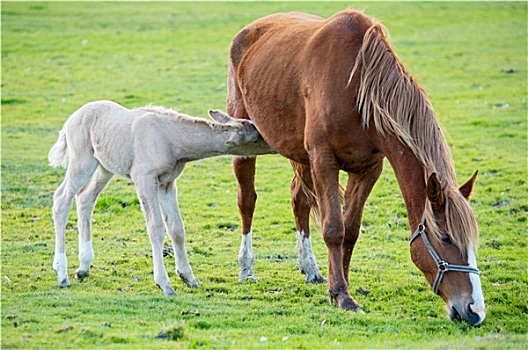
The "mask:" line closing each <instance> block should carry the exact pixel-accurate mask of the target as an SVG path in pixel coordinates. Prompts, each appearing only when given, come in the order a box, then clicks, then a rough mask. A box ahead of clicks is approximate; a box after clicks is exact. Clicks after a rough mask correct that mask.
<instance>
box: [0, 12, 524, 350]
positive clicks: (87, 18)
mask: <svg viewBox="0 0 528 350" xmlns="http://www.w3.org/2000/svg"><path fill="white" fill-rule="evenodd" d="M348 5H349V4H348V3H343V2H341V3H336V2H321V3H318V2H306V3H304V2H254V3H253V2H252V3H248V2H243V3H234V2H218V3H186V2H155V3H148V4H147V3H126V2H125V3H120V2H111V3H101V2H97V3H95V2H94V3H92V2H85V3H80V2H40V3H37V2H2V134H1V135H2V168H1V169H2V184H1V189H2V258H1V269H2V271H1V276H0V278H1V295H2V296H1V302H2V308H1V326H2V329H1V333H2V334H1V335H2V342H1V346H2V348H6V349H8V348H102V347H105V348H175V347H176V348H196V347H205V348H323V347H324V348H362V347H368V348H394V347H401V348H438V349H444V348H525V347H526V344H527V334H528V326H527V324H526V317H527V314H528V301H527V289H528V288H527V286H528V278H527V267H528V264H527V254H526V250H527V247H526V243H527V238H528V230H527V222H526V217H527V212H528V203H527V196H526V194H527V184H526V180H527V178H526V175H527V172H526V170H527V143H526V135H527V127H526V119H527V103H526V98H527V86H526V82H527V71H526V62H527V61H526V59H527V55H526V52H527V32H526V30H527V27H526V18H527V5H526V3H525V2H460V3H458V2H427V3H409V2H391V3H381V2H379V3H378V2H374V3H355V6H356V7H357V8H362V9H364V10H365V12H366V13H367V14H369V15H372V16H374V17H376V18H378V19H379V20H380V21H382V22H383V23H384V24H385V25H386V26H387V27H388V29H389V31H390V33H391V37H392V41H393V44H394V46H395V48H396V50H397V52H398V54H399V56H400V57H401V58H402V60H403V61H404V62H405V63H406V64H407V66H408V67H409V69H410V70H411V71H412V72H413V73H414V74H415V75H416V76H417V77H418V79H419V80H420V81H421V82H422V84H423V86H424V87H425V88H426V90H427V91H428V92H429V94H430V97H431V100H432V102H433V105H434V107H435V109H436V111H437V114H438V116H439V118H440V120H441V122H442V125H443V127H444V130H445V132H446V135H447V138H448V143H449V144H450V146H451V151H452V154H453V158H454V160H455V164H456V167H457V172H458V177H459V182H460V183H463V182H465V180H466V179H468V178H469V177H470V176H471V174H472V173H473V172H474V171H475V169H479V171H480V172H479V174H480V175H479V177H478V179H477V185H476V189H475V194H474V196H473V200H472V205H473V208H474V210H475V213H476V216H477V219H478V222H479V225H480V231H481V239H480V249H479V256H478V261H479V268H480V269H481V271H482V284H483V289H484V296H485V298H486V306H487V319H486V320H485V321H484V323H483V325H482V326H481V327H479V328H473V327H470V326H468V325H467V324H465V323H453V322H450V321H449V320H448V318H447V315H446V313H445V311H444V303H443V301H442V300H441V299H440V298H438V297H436V296H435V295H433V293H432V292H431V290H430V288H429V287H428V285H427V283H426V281H425V279H424V278H423V276H422V275H421V273H420V272H419V270H418V269H417V268H416V267H415V266H414V265H413V264H412V262H411V259H410V257H409V247H408V241H407V240H408V238H409V236H410V232H409V228H408V225H407V220H406V212H405V207H404V204H403V201H402V199H401V196H400V192H399V189H398V185H397V182H396V180H395V177H394V174H393V173H392V170H391V169H390V166H389V164H388V163H387V164H386V167H385V170H384V173H383V174H382V176H381V178H380V180H379V181H378V183H377V184H376V186H375V188H374V191H373V193H372V195H371V197H370V198H369V201H368V202H367V206H366V208H365V215H364V221H363V228H362V235H361V237H360V239H359V241H358V244H357V246H356V250H355V252H354V256H353V266H352V269H351V270H352V273H351V276H350V281H351V287H350V290H351V292H352V294H353V296H354V297H355V299H356V300H357V301H358V302H359V303H360V304H361V305H362V306H363V308H364V310H365V312H366V315H358V314H354V313H348V312H344V311H342V310H338V309H336V308H335V307H333V306H332V305H330V304H329V303H328V299H327V296H326V286H324V285H307V284H305V283H304V278H303V276H302V275H301V274H300V273H299V272H298V270H297V267H296V261H297V252H296V249H295V233H294V231H295V225H294V221H293V216H292V214H291V208H290V198H289V182H290V180H291V177H292V173H291V170H290V167H289V162H288V161H287V160H285V159H283V158H281V157H280V156H264V157H261V158H259V161H258V169H257V190H258V192H259V200H258V202H257V211H256V213H255V221H254V249H255V252H256V254H257V260H256V265H255V269H256V274H257V275H258V276H259V277H260V279H259V280H258V282H256V283H254V282H247V283H239V282H238V281H237V276H238V264H237V261H236V256H237V251H238V245H239V242H240V237H239V231H240V229H239V227H240V223H239V217H238V210H237V207H236V183H235V180H234V177H233V175H232V170H231V167H230V158H229V157H219V158H213V159H207V160H203V161H199V162H195V163H192V164H189V165H188V166H187V169H186V170H185V173H184V175H183V176H182V178H181V179H180V180H179V181H178V187H179V192H180V205H181V211H182V215H183V219H184V221H185V223H186V229H187V242H188V243H187V249H188V252H189V259H190V262H191V265H192V267H193V269H194V273H195V276H196V277H197V279H198V280H199V281H200V283H201V285H202V288H201V289H198V290H191V289H188V288H187V287H185V286H184V284H183V283H182V282H181V281H180V280H179V279H178V278H177V276H175V273H174V271H173V258H172V257H171V256H169V257H167V260H166V265H167V269H168V270H169V275H170V278H171V280H172V284H173V287H174V288H175V289H176V291H177V292H178V296H177V297H175V298H167V297H165V296H163V295H162V293H161V291H159V290H158V289H157V288H156V287H155V286H154V283H153V278H152V262H151V252H150V244H149V242H148V237H147V234H146V232H145V223H144V219H143V216H142V214H141V212H140V208H139V204H138V201H137V198H136V196H135V192H134V187H133V186H132V185H131V184H130V182H129V181H127V180H124V179H115V180H114V181H112V183H111V184H110V185H109V186H108V188H107V189H106V190H105V191H104V192H103V194H102V196H101V198H100V200H99V202H98V204H97V207H96V209H95V213H94V224H93V226H94V249H95V253H96V258H95V261H94V264H93V269H92V271H91V275H90V277H89V278H87V279H86V280H84V281H82V282H81V281H78V280H76V279H72V287H71V288H69V289H58V288H57V287H56V286H55V284H56V275H55V272H54V271H53V270H52V268H51V263H52V259H53V249H54V233H53V223H52V220H51V215H50V207H51V203H52V193H53V191H54V190H55V189H56V187H57V186H58V185H59V183H60V182H61V181H62V178H63V176H64V170H61V169H51V168H49V167H48V166H47V152H48V150H49V148H50V147H51V145H52V144H53V142H54V141H55V140H56V136H57V132H58V130H59V129H60V128H61V126H62V124H63V123H64V121H65V120H66V119H67V117H68V115H69V114H70V113H72V112H73V111H75V110H76V109H77V108H78V107H79V106H81V105H83V104H84V103H86V102H88V101H91V100H97V99H111V100H115V101H117V102H119V103H121V104H123V105H125V106H127V107H139V106H143V105H146V104H148V103H154V104H158V105H164V106H166V107H174V108H177V109H179V110H180V111H182V112H185V113H188V114H191V115H196V116H205V115H206V110H207V109H209V108H220V109H223V108H224V106H225V98H226V84H225V82H226V62H227V53H228V49H229V45H230V41H231V39H232V37H233V36H234V35H235V34H236V33H237V32H238V30H240V29H241V28H242V27H243V26H244V25H245V24H247V23H249V22H250V21H252V20H254V19H256V18H259V17H262V16H265V15H268V14H271V13H274V12H286V11H291V10H299V11H305V12H311V13H314V14H318V15H321V16H325V17H327V16H330V15H331V14H333V13H335V12H337V11H339V10H342V9H344V8H346V7H347V6H348ZM122 203H125V204H126V205H122ZM75 220H76V214H75V212H74V211H72V213H71V216H70V221H69V223H68V226H67V233H68V237H67V238H68V241H67V247H68V251H67V252H68V258H69V262H70V273H71V274H73V271H74V269H75V268H76V264H77V262H76V260H77V238H76V235H77V234H76V221H75ZM313 239H314V251H315V254H316V256H317V258H318V261H319V266H320V269H321V271H323V272H324V273H325V274H326V270H327V262H326V248H325V246H324V243H323V241H322V238H321V236H320V234H319V233H318V231H317V230H316V232H315V234H314V235H313ZM359 288H362V289H364V290H368V291H370V293H369V294H368V295H362V294H361V293H359V292H357V290H358V289H359Z"/></svg>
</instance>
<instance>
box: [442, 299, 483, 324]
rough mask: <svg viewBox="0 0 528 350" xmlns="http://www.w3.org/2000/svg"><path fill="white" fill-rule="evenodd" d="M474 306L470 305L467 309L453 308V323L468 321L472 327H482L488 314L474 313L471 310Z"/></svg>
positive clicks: (451, 314) (451, 313)
mask: <svg viewBox="0 0 528 350" xmlns="http://www.w3.org/2000/svg"><path fill="white" fill-rule="evenodd" d="M472 305H473V304H468V305H467V307H466V308H461V307H459V306H458V305H453V306H452V307H451V310H450V313H449V317H450V318H451V321H462V320H463V321H466V322H468V323H469V324H471V325H472V326H475V327H477V326H480V324H481V323H482V321H484V319H485V318H486V314H485V313H484V312H483V311H482V312H474V311H473V309H472V308H471V306H472Z"/></svg>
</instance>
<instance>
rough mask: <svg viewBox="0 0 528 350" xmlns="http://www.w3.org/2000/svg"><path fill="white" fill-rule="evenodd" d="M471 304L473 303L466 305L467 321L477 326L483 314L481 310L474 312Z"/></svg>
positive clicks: (482, 319) (482, 318)
mask: <svg viewBox="0 0 528 350" xmlns="http://www.w3.org/2000/svg"><path fill="white" fill-rule="evenodd" d="M472 305H474V304H468V306H467V319H466V320H467V321H468V322H469V323H471V324H472V325H473V326H479V325H480V324H481V323H482V321H484V318H485V315H484V313H483V312H482V313H481V312H474V311H473V308H472Z"/></svg>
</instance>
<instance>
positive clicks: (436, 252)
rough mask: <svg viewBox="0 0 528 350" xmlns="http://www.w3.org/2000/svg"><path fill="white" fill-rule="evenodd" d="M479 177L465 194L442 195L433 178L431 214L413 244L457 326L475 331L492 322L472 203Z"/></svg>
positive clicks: (422, 267)
mask: <svg viewBox="0 0 528 350" xmlns="http://www.w3.org/2000/svg"><path fill="white" fill-rule="evenodd" d="M476 175H477V173H475V175H473V177H472V178H471V179H470V180H469V181H468V182H467V183H466V184H464V185H463V186H462V187H461V188H460V189H457V188H454V189H442V186H441V184H440V181H438V179H437V177H436V175H435V174H432V175H431V176H430V177H429V180H428V182H427V204H426V210H425V214H424V216H423V218H422V220H421V223H420V224H419V225H418V228H417V230H416V232H415V233H414V235H413V237H412V239H411V257H412V259H413V261H414V263H415V264H416V266H417V267H418V268H419V269H420V270H421V271H422V272H423V274H424V275H425V278H426V279H427V281H428V282H429V284H430V285H431V286H432V287H433V291H434V292H435V293H436V294H438V295H440V296H441V297H442V299H444V301H445V302H446V305H447V311H448V313H449V316H450V317H451V320H465V321H467V322H469V323H471V324H472V325H474V326H478V325H480V324H481V323H482V321H484V318H485V317H486V314H485V312H484V297H483V294H482V287H481V284H480V276H479V270H478V269H477V262H476V249H477V241H478V228H477V224H476V221H475V217H474V215H473V212H472V210H471V208H470V206H469V202H468V199H469V196H470V194H471V191H472V189H473V184H474V182H475V178H476Z"/></svg>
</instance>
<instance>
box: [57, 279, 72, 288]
mask: <svg viewBox="0 0 528 350" xmlns="http://www.w3.org/2000/svg"><path fill="white" fill-rule="evenodd" d="M57 286H59V287H60V288H67V287H69V286H70V281H68V277H66V278H65V279H63V280H62V281H59V282H58V283H57Z"/></svg>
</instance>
